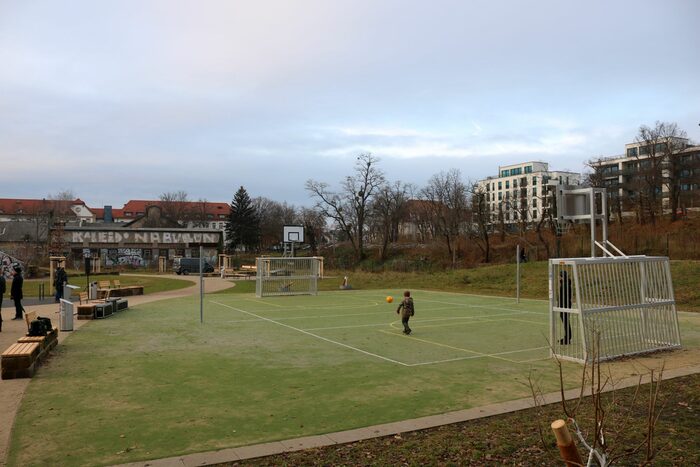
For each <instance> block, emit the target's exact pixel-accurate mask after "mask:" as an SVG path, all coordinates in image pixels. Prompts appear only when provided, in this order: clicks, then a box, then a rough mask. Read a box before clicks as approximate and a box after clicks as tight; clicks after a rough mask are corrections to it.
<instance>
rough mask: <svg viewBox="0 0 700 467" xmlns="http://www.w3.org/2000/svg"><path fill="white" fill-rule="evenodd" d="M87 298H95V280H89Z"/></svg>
mask: <svg viewBox="0 0 700 467" xmlns="http://www.w3.org/2000/svg"><path fill="white" fill-rule="evenodd" d="M88 298H89V299H90V300H97V281H95V282H90V288H89V289H88Z"/></svg>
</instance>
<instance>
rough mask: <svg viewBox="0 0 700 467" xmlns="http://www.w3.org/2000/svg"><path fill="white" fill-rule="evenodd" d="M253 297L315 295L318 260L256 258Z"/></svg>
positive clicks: (316, 292) (319, 269) (319, 266)
mask: <svg viewBox="0 0 700 467" xmlns="http://www.w3.org/2000/svg"><path fill="white" fill-rule="evenodd" d="M256 266H257V275H256V284H255V295H256V296H257V297H269V296H273V295H317V294H318V278H319V276H320V271H321V260H320V259H319V258H303V257H297V258H287V257H285V258H257V259H256Z"/></svg>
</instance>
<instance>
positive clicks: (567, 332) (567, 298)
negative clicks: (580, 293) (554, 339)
mask: <svg viewBox="0 0 700 467" xmlns="http://www.w3.org/2000/svg"><path fill="white" fill-rule="evenodd" d="M557 306H558V307H559V308H571V279H569V275H568V273H567V272H566V271H560V272H559V297H558V302H557ZM559 318H560V319H561V322H562V324H563V325H564V337H563V338H562V339H560V340H559V343H560V344H562V345H568V344H569V343H570V342H571V323H570V322H569V313H564V312H559Z"/></svg>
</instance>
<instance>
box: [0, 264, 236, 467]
mask: <svg viewBox="0 0 700 467" xmlns="http://www.w3.org/2000/svg"><path fill="white" fill-rule="evenodd" d="M123 275H125V276H126V275H130V274H123ZM133 275H136V274H133ZM158 277H165V278H168V279H173V275H172V274H170V275H164V276H158ZM178 279H183V280H189V281H191V282H192V283H193V284H192V285H191V286H188V287H186V288H184V289H178V290H169V291H167V292H159V293H154V294H147V295H136V296H131V297H128V300H129V307H130V308H131V307H134V306H138V305H142V304H144V303H149V302H153V301H156V300H164V299H166V298H177V297H187V296H190V295H196V294H199V277H197V276H180V277H178ZM204 281H205V282H204V290H205V291H206V292H216V291H218V290H223V289H226V288H229V287H233V286H235V283H233V282H231V281H229V280H224V279H220V278H218V277H207V278H205V279H204ZM8 289H9V286H8ZM26 302H27V301H23V305H24V309H25V311H36V312H38V313H39V316H45V317H48V318H51V322H52V323H54V325H55V326H58V305H57V304H55V303H49V304H45V305H30V304H29V303H26ZM30 303H35V301H34V302H30ZM1 312H2V316H3V322H2V332H0V352H2V351H4V350H5V349H6V348H8V347H9V346H10V345H11V344H13V343H15V342H17V339H18V338H20V337H22V336H24V335H26V333H27V324H26V323H25V321H24V320H21V321H20V320H17V321H14V320H12V319H10V318H11V317H13V316H14V315H15V307H14V303H13V302H12V301H10V300H9V299H8V298H7V297H5V299H4V300H3V302H2V310H1ZM91 322H92V321H89V320H77V319H75V320H73V329H74V330H73V331H72V332H59V333H58V344H59V345H60V344H61V342H63V340H64V339H65V338H66V337H68V336H70V335H71V334H72V333H73V332H76V331H78V330H79V329H80V328H81V327H83V326H85V325H86V324H87V323H91ZM38 371H41V368H39V370H38ZM30 382H31V379H29V378H20V379H9V380H4V379H0V466H4V465H6V463H7V454H8V449H9V443H10V434H11V431H12V425H13V424H14V421H15V416H16V415H17V410H18V409H19V406H20V403H21V402H22V397H23V396H24V392H25V391H26V389H27V386H28V385H29V383H30Z"/></svg>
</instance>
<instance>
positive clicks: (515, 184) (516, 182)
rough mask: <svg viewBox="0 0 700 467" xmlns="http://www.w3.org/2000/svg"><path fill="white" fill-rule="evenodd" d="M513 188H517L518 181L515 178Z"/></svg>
mask: <svg viewBox="0 0 700 467" xmlns="http://www.w3.org/2000/svg"><path fill="white" fill-rule="evenodd" d="M513 188H518V181H517V180H513Z"/></svg>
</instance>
